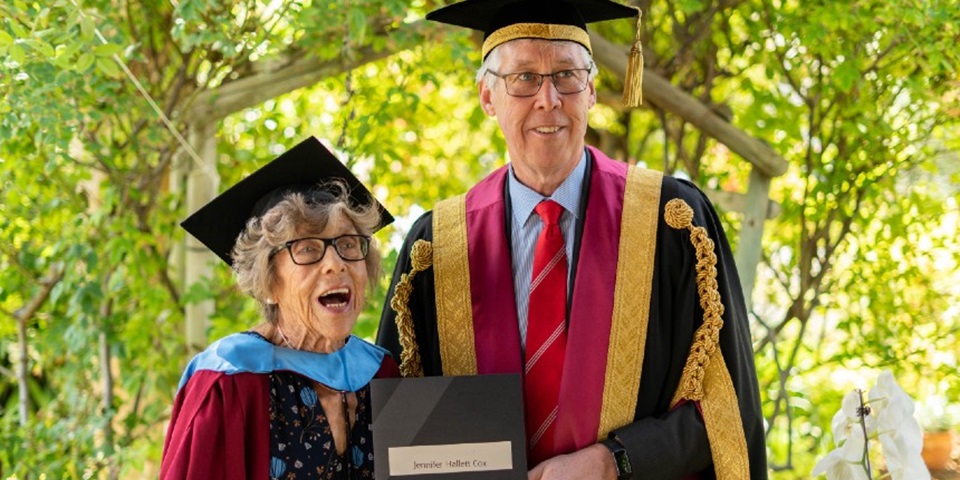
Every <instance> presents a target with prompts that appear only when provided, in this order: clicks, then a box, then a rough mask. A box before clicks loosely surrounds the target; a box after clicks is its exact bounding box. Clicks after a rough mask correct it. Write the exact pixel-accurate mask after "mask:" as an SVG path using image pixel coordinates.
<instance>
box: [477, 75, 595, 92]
mask: <svg viewBox="0 0 960 480" xmlns="http://www.w3.org/2000/svg"><path fill="white" fill-rule="evenodd" d="M487 73H489V74H491V75H493V76H495V77H497V78H502V79H503V83H504V84H505V85H506V86H507V94H509V95H511V96H514V97H532V96H534V95H536V94H537V92H539V91H540V87H541V86H542V85H543V78H544V77H550V81H551V82H553V86H554V87H556V88H557V92H559V93H561V94H563V95H569V94H571V93H580V92H582V91H584V90H586V88H587V80H588V79H589V78H590V68H572V69H569V70H560V71H559V72H553V73H533V72H518V73H505V74H500V73H497V72H494V71H493V70H487Z"/></svg>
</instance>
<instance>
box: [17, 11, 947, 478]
mask: <svg viewBox="0 0 960 480" xmlns="http://www.w3.org/2000/svg"><path fill="white" fill-rule="evenodd" d="M439 3H441V2H437V1H434V0H417V1H414V2H408V1H404V0H362V1H348V0H329V1H291V2H262V1H259V0H242V1H239V2H214V1H209V0H179V1H176V2H174V1H166V2H164V1H160V2H143V1H136V0H133V1H130V2H114V1H112V0H91V1H85V2H81V1H79V0H55V1H50V2H39V1H26V0H12V1H10V2H7V3H4V4H0V94H2V99H0V196H2V199H0V220H2V221H0V267H2V268H0V315H2V316H4V317H5V318H8V319H9V321H3V322H0V368H2V371H3V373H4V375H3V377H2V378H3V379H4V380H3V381H0V402H2V405H3V407H4V408H3V414H2V418H0V443H3V444H4V445H9V446H10V448H5V449H3V450H2V451H0V475H3V476H4V477H7V476H15V477H17V478H23V477H27V476H36V475H37V474H39V473H46V474H48V475H49V476H56V477H58V478H80V477H84V478H88V477H111V478H115V477H119V476H123V477H131V478H137V477H139V476H140V475H143V472H147V473H146V476H151V475H154V476H155V473H156V468H157V465H158V461H159V457H160V451H161V448H162V438H163V433H164V431H163V429H164V427H165V422H166V420H167V418H168V415H169V410H170V405H171V402H172V397H173V395H174V391H175V388H176V385H177V380H178V378H179V374H180V371H181V369H182V367H183V365H184V364H185V362H186V361H187V360H188V353H187V352H188V350H187V348H186V347H185V345H184V341H183V322H184V308H185V307H186V306H187V305H189V304H193V303H195V302H202V301H209V300H213V301H214V304H215V312H214V315H213V317H212V318H211V321H210V328H209V332H208V335H209V337H210V338H217V337H220V336H222V335H225V334H228V333H232V332H234V331H237V330H238V329H243V328H246V327H249V326H250V325H252V324H254V323H256V322H257V321H258V312H257V307H256V306H255V305H253V304H252V303H251V302H250V301H248V300H247V299H245V298H243V297H242V296H241V295H239V294H238V293H237V292H236V291H235V289H234V288H233V287H232V281H231V279H230V277H229V271H228V270H227V269H226V268H225V267H223V266H217V267H216V268H215V269H214V275H213V276H212V277H211V278H208V279H205V280H204V281H202V282H199V283H195V284H192V285H187V284H185V282H184V280H183V271H182V270H183V265H182V258H183V257H182V255H183V252H182V250H183V247H182V243H183V237H184V234H183V233H182V232H181V231H180V230H179V227H178V226H177V223H178V221H179V220H181V219H182V218H184V217H185V216H186V215H187V214H188V213H189V212H186V211H185V198H184V189H183V182H184V181H185V172H187V171H189V170H190V169H191V168H192V167H191V165H193V162H195V161H196V158H194V156H193V154H192V153H191V149H190V148H187V147H186V143H185V139H187V138H189V136H190V135H189V132H190V128H191V126H196V125H213V127H212V128H213V130H214V131H215V132H216V140H217V141H216V168H217V171H218V174H219V177H220V182H221V185H230V184H233V183H234V182H236V181H237V180H239V179H240V178H242V177H243V176H245V175H247V174H249V173H250V172H252V171H254V170H255V169H256V168H257V167H258V166H260V165H262V164H263V163H264V162H265V161H268V160H269V159H271V158H273V156H275V155H276V154H278V153H279V152H282V151H283V150H285V149H286V148H287V147H289V146H291V145H292V144H293V143H296V142H298V141H300V140H301V139H302V138H304V137H306V136H308V135H316V136H318V137H320V138H322V139H323V140H324V141H325V142H327V144H328V146H330V147H331V148H332V149H334V151H335V152H336V153H337V154H338V155H340V156H341V158H342V159H343V160H344V161H345V162H346V163H347V164H348V165H350V167H351V168H352V169H353V170H354V171H356V172H357V173H358V175H359V176H360V177H361V178H362V179H363V180H364V181H365V182H366V183H367V184H368V185H371V186H372V187H373V190H374V192H375V194H376V195H377V197H378V198H380V199H381V201H383V202H384V203H385V204H386V205H387V207H388V208H389V209H391V210H392V211H393V212H394V213H395V214H398V217H399V220H398V222H397V225H396V226H395V227H393V228H390V229H387V231H385V232H383V233H381V234H379V235H378V240H379V242H380V244H381V248H382V249H383V250H384V252H385V254H386V259H387V261H386V262H385V267H386V269H387V271H389V270H390V269H391V268H392V264H393V260H394V259H395V255H396V252H395V248H396V246H397V245H398V243H399V240H400V239H402V235H403V234H404V233H405V230H406V228H408V227H409V225H410V222H412V220H413V219H414V218H415V217H416V216H417V215H418V214H419V213H420V212H422V211H424V210H429V209H430V208H431V206H432V205H433V203H434V202H435V201H436V200H438V199H440V198H445V197H448V196H450V195H454V194H459V193H462V192H464V191H465V190H466V189H467V188H468V187H469V186H470V185H471V184H473V183H474V182H475V181H476V180H477V179H478V178H480V177H481V176H482V175H483V174H484V173H486V172H488V171H490V170H491V169H493V168H494V167H496V166H499V165H501V164H502V163H503V161H504V155H505V150H506V149H505V145H504V143H503V139H502V136H500V135H499V133H498V132H497V128H496V125H495V122H493V121H491V120H490V119H488V118H487V117H486V116H485V115H484V113H483V112H482V110H481V109H480V108H479V104H478V102H477V100H476V87H475V85H474V82H473V73H474V70H475V69H476V67H477V66H478V65H479V58H478V57H479V55H478V53H477V50H478V49H477V43H476V42H477V39H476V38H475V37H474V36H472V35H470V34H468V33H465V32H460V31H455V30H453V29H448V28H444V27H438V26H434V25H425V24H424V22H422V17H423V14H424V12H426V11H429V10H431V9H433V8H435V7H437V6H438V4H439ZM635 3H637V4H639V6H640V7H641V8H642V9H643V10H644V17H643V19H644V23H643V26H642V30H641V32H642V37H643V40H644V51H645V53H646V55H647V57H646V60H647V68H648V69H650V71H655V72H657V73H658V74H660V75H662V76H664V77H666V78H667V79H669V80H670V81H671V83H672V84H674V85H676V86H678V87H680V88H681V89H683V90H684V91H686V92H688V93H689V94H691V95H692V96H694V97H695V98H697V99H698V100H700V101H701V102H703V103H704V104H706V105H708V106H710V107H711V109H712V110H713V111H715V112H716V113H717V114H719V115H721V116H723V117H724V118H727V119H728V120H729V121H730V122H732V123H733V124H734V125H736V126H738V127H740V128H742V129H744V130H745V131H747V132H748V133H749V134H751V135H754V136H756V137H758V138H760V139H762V140H763V141H765V142H767V143H768V144H769V145H770V146H772V147H773V148H774V149H775V150H776V151H777V152H779V153H780V154H781V155H782V156H783V157H784V158H786V159H787V160H788V161H789V163H790V168H789V170H788V172H787V173H786V174H785V175H784V176H782V177H778V178H776V179H774V180H773V186H772V188H771V198H772V199H773V200H775V201H776V202H777V203H778V204H779V208H780V214H779V216H778V217H777V218H776V219H774V220H772V221H770V222H768V223H767V230H766V232H767V233H766V235H765V237H764V261H763V263H762V265H761V268H760V272H759V276H758V284H757V286H756V292H755V295H754V302H753V305H754V311H753V312H752V313H753V317H754V320H755V329H754V334H755V339H756V347H757V365H758V372H759V375H760V380H761V388H762V389H763V391H762V394H763V396H764V398H765V404H764V410H765V414H766V415H767V416H768V421H769V425H770V433H769V437H768V438H769V441H768V443H769V445H770V451H771V463H772V464H773V465H774V466H775V467H776V468H778V469H782V470H783V473H780V474H779V475H782V476H783V478H793V477H794V476H795V477H798V478H800V477H805V476H806V475H807V474H808V473H809V471H810V468H811V467H812V465H813V456H814V455H816V454H818V453H822V452H825V451H826V450H827V448H828V446H829V445H830V441H829V439H828V438H826V435H827V434H826V432H827V431H829V428H827V427H828V425H829V417H828V416H829V415H830V414H831V413H829V412H833V411H836V409H837V406H838V405H839V402H840V399H841V397H842V393H841V392H845V391H847V390H849V389H850V385H849V384H847V383H846V382H851V381H854V380H853V378H855V377H853V376H850V375H848V373H847V372H858V371H861V370H864V369H876V368H881V367H883V368H890V369H892V370H894V371H895V372H896V373H897V375H898V378H900V381H901V384H903V385H905V386H907V390H908V391H909V392H910V393H912V394H915V395H917V396H924V395H934V394H939V395H945V396H948V397H950V398H957V397H958V395H960V383H958V380H957V378H956V375H955V374H954V373H955V371H956V368H957V357H956V352H957V351H960V336H958V334H957V330H958V328H960V310H958V309H957V307H956V305H960V290H958V287H957V285H960V281H958V280H960V258H958V257H960V253H958V252H960V248H958V245H957V240H956V238H957V237H958V236H960V235H958V224H960V209H958V205H957V203H958V200H960V198H958V197H960V191H958V188H957V185H958V184H960V169H958V167H957V165H958V162H957V160H958V153H957V152H958V150H960V145H958V142H960V122H958V119H960V110H958V109H957V108H956V105H957V104H958V99H960V83H958V82H957V67H958V64H960V57H958V55H960V54H958V53H956V51H955V50H956V49H954V48H951V47H952V45H954V44H956V43H957V40H958V37H960V30H958V28H957V25H960V13H958V11H957V9H956V8H953V7H952V6H951V5H950V2H948V1H945V0H917V1H910V2H893V3H890V2H880V1H872V0H864V1H857V2H839V3H837V2H822V1H815V2H798V1H795V0H782V1H777V2H766V1H761V0H720V1H710V0H685V1H673V2H661V1H650V0H643V1H640V2H635ZM634 28H635V25H634V24H632V23H631V22H629V21H619V22H607V23H604V24H601V25H598V26H597V28H596V31H597V32H598V33H600V34H601V35H603V36H604V37H606V38H608V39H610V40H612V41H614V42H616V43H619V44H621V45H628V44H629V43H631V42H632V41H633V36H634ZM311 62H313V63H311ZM310 69H313V70H310ZM306 70H310V71H315V72H321V73H322V78H318V79H316V81H310V82H306V83H307V85H306V86H304V88H296V89H293V90H292V91H286V92H281V93H280V94H278V95H277V96H274V97H272V98H264V99H263V100H262V101H258V102H255V103H249V102H248V101H246V100H245V99H249V98H260V97H259V96H258V93H257V92H258V90H261V89H264V90H265V89H270V88H274V87H275V85H270V84H269V82H268V83H260V84H258V83H256V82H258V81H261V80H260V79H263V78H270V79H272V81H273V82H274V83H278V84H279V83H283V82H291V83H290V84H294V83H295V82H299V81H300V80H299V79H300V78H303V75H307V74H308V73H309V72H306V73H305V71H306ZM276 72H289V73H288V74H287V73H285V74H284V75H280V76H276V75H275V76H270V74H271V73H276ZM283 84H286V83H283ZM620 88H621V85H620V84H619V80H618V79H617V78H616V76H615V75H612V74H611V73H610V72H607V71H605V70H603V69H601V74H600V78H599V79H598V99H599V103H598V105H597V107H595V108H594V109H593V110H592V111H591V116H590V123H591V129H590V131H589V132H588V137H589V138H588V140H589V141H590V142H591V143H593V144H596V145H598V146H601V147H602V148H603V149H605V150H606V151H608V152H609V153H611V154H614V155H617V156H619V157H621V158H624V159H628V158H629V159H631V160H633V161H639V162H641V163H643V164H646V165H649V166H651V167H655V168H660V169H663V170H665V171H667V172H671V173H676V174H679V175H685V176H688V177H690V178H692V179H694V180H695V181H696V182H697V183H698V184H700V185H701V186H703V188H705V189H725V190H739V191H741V192H742V191H743V190H744V189H745V186H746V183H747V177H748V175H749V172H750V167H749V165H748V164H747V163H746V162H744V161H743V160H742V159H741V158H739V157H737V156H735V155H734V154H732V153H731V152H730V151H729V150H728V149H726V148H724V147H723V146H722V145H719V144H717V143H716V141H714V140H712V139H710V138H709V137H707V136H706V135H705V134H703V133H702V132H699V131H697V130H696V129H694V128H692V127H691V126H690V124H689V122H688V120H687V119H683V118H680V117H678V116H677V115H675V114H673V113H671V112H668V111H665V110H663V109H661V108H659V107H658V106H657V105H647V108H645V109H643V110H636V111H627V110H624V109H623V108H622V107H620V105H619V90H620ZM237 92H240V93H237ZM227 100H230V102H235V103H230V102H228V101H227ZM222 105H240V107H237V108H239V109H238V110H236V111H233V110H230V111H220V110H217V108H221V107H219V106H222ZM223 108H228V109H229V108H234V107H223ZM722 213H723V215H724V219H725V221H726V222H727V226H728V229H727V230H728V234H729V235H730V237H731V240H732V243H733V244H734V245H735V246H736V245H737V231H738V229H739V222H740V217H739V215H738V214H737V213H736V212H731V211H725V212H722ZM385 282H386V278H385V277H384V278H381V282H380V285H379V288H378V290H377V292H376V293H375V294H374V295H373V296H372V297H369V299H370V306H369V308H368V310H367V311H366V312H364V314H363V315H362V318H361V322H360V324H359V325H358V327H357V332H358V333H359V334H360V335H361V336H366V337H368V338H369V337H371V336H372V335H373V334H374V332H375V329H376V321H377V318H378V316H379V309H380V305H381V304H382V302H383V296H384V293H383V291H384V284H385ZM34 307H35V308H34ZM23 351H25V352H26V356H25V357H24V356H23V354H22V352H23ZM23 366H26V370H25V371H23V370H21V369H22V367H23ZM21 372H23V373H25V374H26V375H25V376H24V377H23V378H18V374H19V373H21ZM911 386H912V388H911ZM21 388H25V389H26V393H27V394H26V397H24V396H23V395H21V393H20V389H21ZM24 398H26V399H27V401H24ZM22 406H23V407H26V410H25V411H23V412H21V407H22Z"/></svg>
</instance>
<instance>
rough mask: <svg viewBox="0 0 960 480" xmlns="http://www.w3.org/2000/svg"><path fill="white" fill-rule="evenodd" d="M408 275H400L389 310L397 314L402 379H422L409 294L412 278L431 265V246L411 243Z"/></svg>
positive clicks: (426, 243)
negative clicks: (411, 267) (411, 266)
mask: <svg viewBox="0 0 960 480" xmlns="http://www.w3.org/2000/svg"><path fill="white" fill-rule="evenodd" d="M410 263H411V264H412V265H413V269H411V270H410V273H404V274H403V275H400V281H399V282H397V286H396V287H394V291H393V299H392V300H390V308H392V309H393V311H395V312H397V330H398V331H399V332H400V346H401V347H403V351H402V352H401V353H400V374H401V375H403V376H404V377H422V376H423V365H422V364H421V362H420V350H419V349H418V348H417V335H416V333H414V331H413V314H412V313H410V306H409V304H410V294H411V293H413V277H415V276H416V275H417V273H420V272H422V271H424V270H426V269H428V268H430V267H431V266H432V265H433V245H431V244H430V242H428V241H426V240H417V241H416V242H413V248H412V249H411V250H410Z"/></svg>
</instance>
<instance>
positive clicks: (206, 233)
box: [160, 138, 398, 480]
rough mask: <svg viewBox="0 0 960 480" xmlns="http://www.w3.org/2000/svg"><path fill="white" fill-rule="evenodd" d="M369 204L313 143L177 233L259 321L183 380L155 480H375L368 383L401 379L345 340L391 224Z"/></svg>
mask: <svg viewBox="0 0 960 480" xmlns="http://www.w3.org/2000/svg"><path fill="white" fill-rule="evenodd" d="M333 179H336V180H333ZM371 199H372V197H370V196H369V194H368V192H367V190H366V189H365V188H363V186H362V185H361V184H360V182H359V181H357V179H356V178H354V177H353V175H352V174H350V172H349V171H348V170H347V169H346V168H345V167H343V165H342V164H340V162H339V161H337V160H336V159H335V158H334V157H333V156H332V155H331V154H330V153H329V152H328V151H327V150H326V149H325V148H324V147H323V146H322V145H321V144H320V142H318V141H317V140H316V139H313V138H310V139H308V140H307V141H305V142H303V143H301V144H300V145H298V146H296V147H294V148H293V149H292V150H290V151H289V152H287V153H285V154H284V155H282V156H280V157H279V158H277V159H276V160H274V161H273V162H271V163H269V164H268V165H266V166H264V167H263V168H261V169H260V170H258V171H257V172H255V173H254V174H252V175H250V176H249V177H247V178H246V179H244V180H243V181H241V182H240V183H238V184H237V185H236V186H234V187H233V188H231V189H229V190H228V191H226V192H224V193H223V194H222V195H220V196H219V197H217V198H216V199H214V200H213V201H211V202H210V203H209V204H207V205H206V206H204V207H203V208H201V209H200V210H198V211H197V212H196V213H195V214H194V215H192V216H191V217H190V218H188V219H187V220H186V221H184V223H183V226H184V228H185V229H187V230H188V231H189V232H190V233H191V234H193V235H194V236H195V237H197V238H198V239H199V240H200V241H201V242H203V243H204V244H205V245H206V246H207V247H209V248H210V249H211V250H213V251H214V252H215V253H217V254H218V255H219V256H220V257H221V258H222V259H223V260H224V261H226V262H227V263H228V264H230V265H231V266H232V268H233V273H234V278H235V279H236V282H237V285H238V286H239V288H240V290H241V291H243V292H244V293H245V294H247V295H249V296H251V297H253V298H254V299H255V300H256V301H257V302H259V303H260V305H261V307H262V311H263V317H264V320H263V322H261V323H260V324H259V325H256V326H254V327H253V328H251V329H250V330H248V331H245V332H241V333H236V334H233V335H230V336H227V337H225V338H222V339H220V340H218V341H217V342H215V343H213V344H212V345H210V346H209V347H208V348H207V349H206V350H205V351H203V352H202V353H200V354H199V355H197V356H196V357H194V358H193V360H191V362H190V364H189V365H188V366H187V368H186V371H185V372H184V374H183V378H182V379H181V381H180V388H179V391H178V392H177V398H176V403H175V405H174V409H173V414H172V417H171V419H170V426H169V428H168V431H167V437H166V441H165V443H164V452H163V461H162V464H161V469H160V477H161V478H203V479H213V478H224V479H237V478H248V479H268V478H297V479H301V480H302V479H308V478H319V479H347V478H349V479H364V478H373V442H372V439H371V428H370V388H369V383H370V380H371V379H373V378H374V377H377V376H397V375H398V372H397V368H396V363H394V361H393V360H392V359H391V357H390V356H389V355H388V354H386V351H385V350H383V349H381V348H379V347H376V346H374V345H372V344H370V343H367V342H365V341H363V340H361V339H360V338H357V337H354V336H351V334H350V332H351V330H352V329H353V327H354V325H355V324H356V322H357V317H358V315H359V314H360V312H361V311H362V310H363V307H364V298H365V290H366V289H367V287H368V284H369V283H370V280H371V279H375V278H376V275H377V272H378V270H379V263H380V255H379V253H378V252H377V250H376V247H375V245H374V244H373V242H372V240H371V237H370V235H371V234H372V233H373V232H374V231H376V230H377V229H378V228H379V227H382V226H383V225H385V224H387V223H389V222H390V221H391V220H392V218H391V217H390V216H389V214H388V213H386V211H384V210H382V208H381V207H380V206H379V204H377V203H376V201H375V200H371Z"/></svg>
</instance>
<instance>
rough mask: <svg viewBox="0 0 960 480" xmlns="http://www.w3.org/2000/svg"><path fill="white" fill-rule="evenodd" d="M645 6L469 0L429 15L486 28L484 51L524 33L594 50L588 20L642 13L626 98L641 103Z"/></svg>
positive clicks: (589, 0)
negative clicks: (641, 25)
mask: <svg viewBox="0 0 960 480" xmlns="http://www.w3.org/2000/svg"><path fill="white" fill-rule="evenodd" d="M640 14H641V12H640V9H638V8H636V7H630V6H626V5H621V4H619V3H616V2H613V1H611V0H464V1H462V2H457V3H454V4H452V5H447V6H446V7H442V8H439V9H437V10H434V11H432V12H430V13H428V14H427V20H433V21H436V22H440V23H446V24H450V25H456V26H459V27H466V28H469V29H472V30H479V31H481V32H483V34H484V36H483V48H482V56H483V58H487V54H489V53H490V51H491V50H493V49H494V47H496V46H497V45H500V44H503V43H506V42H509V41H510V40H516V39H520V38H539V39H544V40H568V41H572V42H577V43H579V44H581V45H583V46H584V47H586V49H587V50H588V51H590V52H591V53H593V49H592V48H591V46H590V36H589V35H588V34H587V24H588V23H593V22H600V21H604V20H614V19H618V18H631V17H635V16H636V17H638V20H637V41H636V42H635V43H634V45H633V48H632V49H631V51H630V59H629V62H628V66H627V80H626V82H625V85H626V86H625V88H624V103H626V104H627V105H628V106H637V105H639V104H640V103H642V98H641V97H640V92H641V85H640V82H641V81H642V74H643V55H642V54H641V47H640V37H639V35H640V28H639V27H640V25H639V22H640V20H639V15H640Z"/></svg>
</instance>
